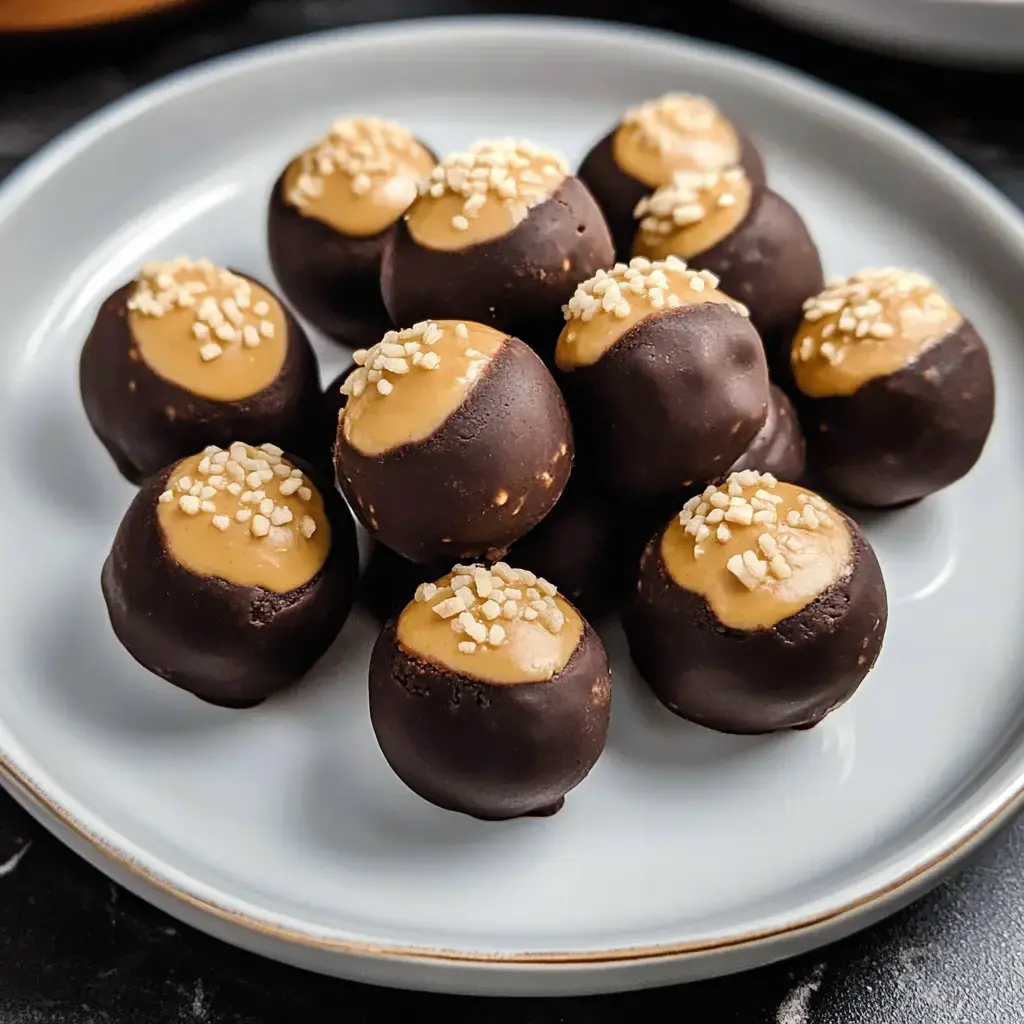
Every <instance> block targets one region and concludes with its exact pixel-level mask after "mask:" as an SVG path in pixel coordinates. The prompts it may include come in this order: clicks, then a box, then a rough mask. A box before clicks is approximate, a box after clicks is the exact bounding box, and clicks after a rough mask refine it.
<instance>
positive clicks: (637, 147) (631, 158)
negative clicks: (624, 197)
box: [612, 92, 740, 188]
mask: <svg viewBox="0 0 1024 1024" xmlns="http://www.w3.org/2000/svg"><path fill="white" fill-rule="evenodd" d="M612 156H613V158H614V160H615V162H616V163H617V164H618V165H619V167H620V168H622V170H624V171H625V172H626V173H627V174H629V175H631V176H632V177H634V178H636V179H637V180H638V181H642V182H643V183H644V184H645V185H648V186H650V187H651V188H660V187H661V186H662V185H667V184H668V183H669V182H670V181H671V180H672V174H673V172H675V171H720V170H722V169H724V168H726V167H731V166H733V165H734V164H736V163H738V162H739V159H740V140H739V136H738V135H737V134H736V129H735V128H733V126H732V125H731V124H730V123H729V121H728V120H726V118H725V117H723V116H722V113H721V111H720V110H719V109H718V107H716V106H715V105H714V103H712V102H711V100H709V99H707V98H706V97H705V96H691V95H689V94H687V93H681V92H670V93H666V94H665V95H664V96H661V97H659V98H658V99H656V100H648V101H647V102H646V103H641V104H640V105H639V106H636V107H631V108H630V109H629V110H627V111H626V114H625V117H623V119H622V123H621V124H620V125H619V127H618V129H617V130H616V132H615V135H614V136H613V138H612Z"/></svg>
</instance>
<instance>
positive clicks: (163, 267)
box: [128, 256, 276, 363]
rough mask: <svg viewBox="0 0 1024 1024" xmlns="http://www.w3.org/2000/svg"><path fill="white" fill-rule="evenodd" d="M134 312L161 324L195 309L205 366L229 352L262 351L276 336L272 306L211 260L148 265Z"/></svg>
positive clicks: (133, 302) (194, 328) (134, 300)
mask: <svg viewBox="0 0 1024 1024" xmlns="http://www.w3.org/2000/svg"><path fill="white" fill-rule="evenodd" d="M128 309H129V310H130V311H131V312H134V313H138V314H139V315H140V316H145V317H153V318H155V319H160V318H161V317H163V316H164V315H166V314H167V313H169V312H171V311H172V310H174V309H191V310H192V312H193V316H194V320H193V323H192V337H193V338H194V340H195V342H196V354H197V356H198V357H199V359H201V360H202V361H203V362H205V363H208V362H210V361H212V360H214V359H219V358H220V357H221V356H222V355H223V354H224V349H225V346H228V345H242V346H244V347H245V348H256V347H258V346H259V344H260V342H261V341H262V340H263V339H264V338H272V337H274V335H275V332H276V328H275V327H274V324H273V323H272V322H271V321H270V320H269V319H267V315H268V314H269V313H270V306H269V304H268V303H267V302H266V301H265V300H259V301H255V302H254V301H253V288H252V284H251V283H250V282H249V281H248V280H247V279H246V278H244V277H241V276H239V275H238V274H235V273H232V271H230V270H226V269H224V268H223V267H218V266H216V265H215V264H213V263H211V262H210V260H206V259H202V260H195V261H193V260H189V259H187V258H186V257H184V256H179V257H177V258H176V259H173V260H171V261H169V262H156V261H153V262H149V263H146V264H144V265H143V267H142V272H141V273H140V275H139V278H138V281H137V282H136V286H135V290H134V291H133V292H132V294H131V296H130V297H129V299H128Z"/></svg>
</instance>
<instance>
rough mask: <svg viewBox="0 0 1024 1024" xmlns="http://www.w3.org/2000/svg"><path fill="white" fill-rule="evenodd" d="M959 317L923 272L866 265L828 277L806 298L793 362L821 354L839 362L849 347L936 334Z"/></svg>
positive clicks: (828, 360) (805, 360)
mask: <svg viewBox="0 0 1024 1024" xmlns="http://www.w3.org/2000/svg"><path fill="white" fill-rule="evenodd" d="M958 320H959V315H958V314H957V312H956V310H955V309H954V308H953V306H952V305H951V303H950V302H949V300H948V299H946V298H945V296H944V295H942V293H941V292H939V291H938V290H937V289H936V287H935V285H934V284H933V283H932V281H931V280H930V279H929V278H927V277H925V276H924V275H923V274H920V273H917V272H915V271H909V270H901V269H899V268H898V267H881V268H877V269H876V268H868V269H865V270H861V271H859V272H858V273H856V274H853V275H851V276H850V277H848V278H839V279H836V280H834V281H831V282H829V285H828V287H827V288H826V289H825V290H824V291H823V292H821V293H820V294H819V295H815V296H813V297H812V298H810V299H808V300H807V301H806V302H805V303H804V328H803V331H802V332H801V335H800V336H799V338H798V339H797V341H796V342H795V344H794V346H793V361H794V362H804V363H806V362H809V361H810V360H813V359H816V358H821V359H824V360H826V361H827V362H828V363H829V364H830V365H832V366H838V365H839V364H840V363H842V362H843V360H844V359H846V357H847V354H848V352H849V349H850V348H851V347H857V348H859V347H861V346H865V345H867V346H870V345H881V346H884V345H886V344H887V343H889V342H890V341H892V340H893V339H897V338H900V337H906V336H921V335H928V334H934V336H935V337H936V338H937V337H938V336H940V335H941V334H942V333H944V331H945V330H946V329H947V328H948V327H949V326H951V325H953V324H955V323H956V322H957V321H958ZM823 321H824V322H823Z"/></svg>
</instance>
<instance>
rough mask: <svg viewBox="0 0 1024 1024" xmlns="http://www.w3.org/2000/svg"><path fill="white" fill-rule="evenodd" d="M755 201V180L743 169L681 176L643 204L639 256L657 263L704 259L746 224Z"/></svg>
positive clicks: (639, 215)
mask: <svg viewBox="0 0 1024 1024" xmlns="http://www.w3.org/2000/svg"><path fill="white" fill-rule="evenodd" d="M750 199H751V188H750V179H749V178H748V177H747V175H746V172H745V171H744V170H743V168H742V167H730V168H729V169H728V170H726V171H721V172H719V171H676V172H675V174H673V175H672V181H671V182H670V183H669V184H668V185H662V187H661V188H659V189H658V190H657V191H656V192H654V193H653V194H652V195H649V196H645V197H644V198H643V199H641V200H640V202H639V203H637V205H636V210H634V216H636V218H637V219H638V220H639V222H640V226H639V231H638V232H637V236H636V240H635V241H634V243H633V253H634V255H636V256H646V257H647V258H648V259H652V260H653V259H664V258H665V257H666V256H678V257H680V258H681V259H684V260H688V259H692V258H693V257H694V256H699V255H700V254H701V253H704V252H707V251H708V249H711V248H712V247H714V246H716V245H718V243H719V242H721V241H722V240H723V239H724V238H728V237H729V235H731V234H732V233H733V232H734V231H735V230H736V229H737V228H738V227H739V226H740V224H742V223H743V221H744V219H745V218H746V216H747V213H748V212H749V211H750Z"/></svg>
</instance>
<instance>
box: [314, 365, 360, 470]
mask: <svg viewBox="0 0 1024 1024" xmlns="http://www.w3.org/2000/svg"><path fill="white" fill-rule="evenodd" d="M355 368H356V364H355V363H349V364H348V366H346V367H345V369H344V370H342V371H341V373H339V374H338V376H337V377H335V378H334V380H332V381H331V382H330V384H328V385H327V387H325V388H324V393H323V396H322V397H321V401H320V424H319V426H318V428H317V445H316V451H315V452H312V453H311V456H310V457H311V458H312V457H313V456H315V457H316V462H317V465H323V466H325V467H326V468H328V469H329V471H330V475H331V476H333V475H334V441H335V439H336V438H337V436H338V417H339V416H340V415H341V410H342V409H344V408H345V402H346V401H347V399H346V397H345V396H344V395H343V394H342V393H341V385H342V384H343V383H344V382H345V378H346V377H347V376H348V375H349V374H350V373H351V372H352V371H353V370H354V369H355Z"/></svg>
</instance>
